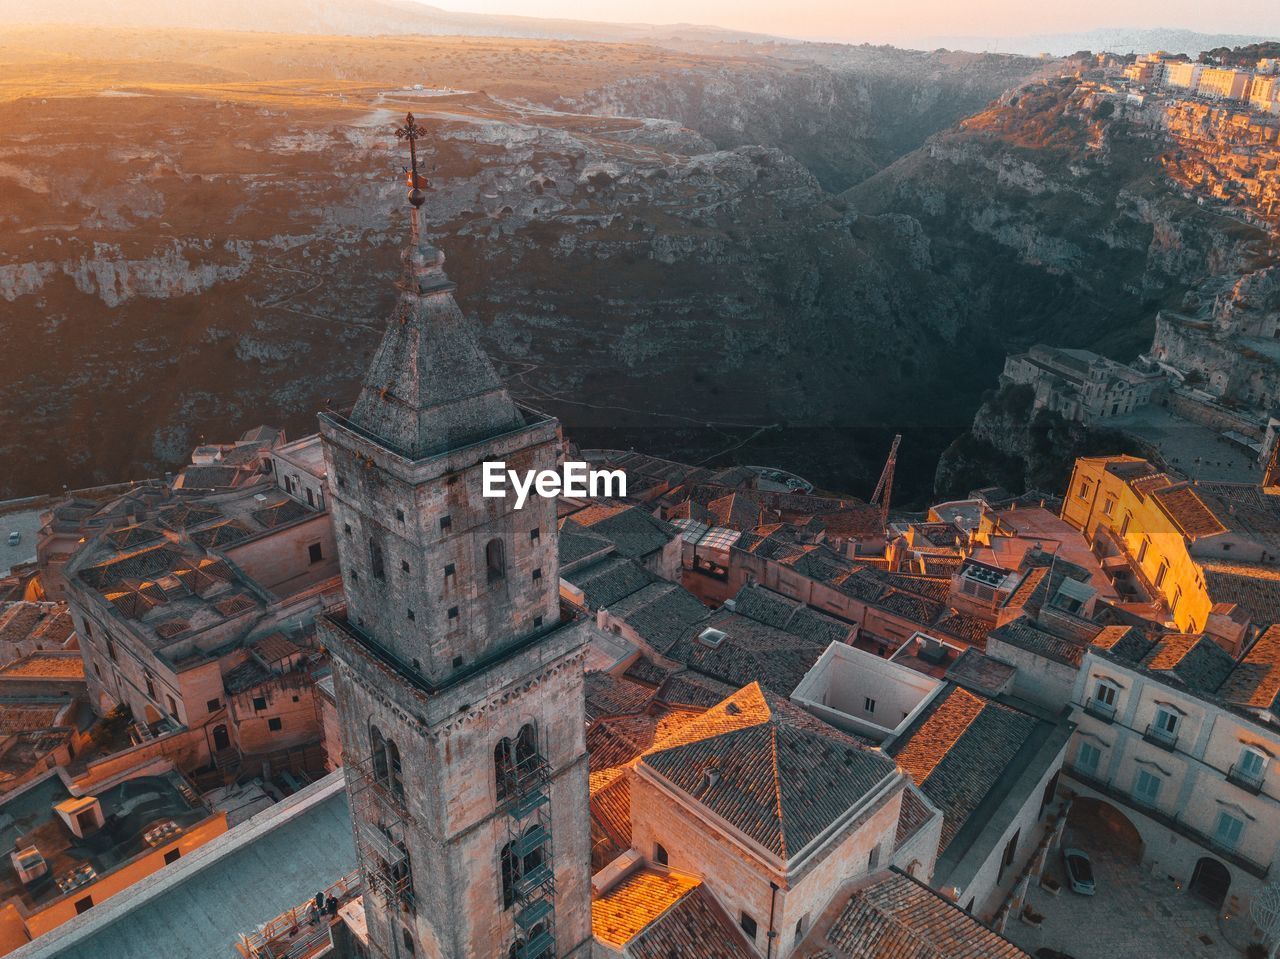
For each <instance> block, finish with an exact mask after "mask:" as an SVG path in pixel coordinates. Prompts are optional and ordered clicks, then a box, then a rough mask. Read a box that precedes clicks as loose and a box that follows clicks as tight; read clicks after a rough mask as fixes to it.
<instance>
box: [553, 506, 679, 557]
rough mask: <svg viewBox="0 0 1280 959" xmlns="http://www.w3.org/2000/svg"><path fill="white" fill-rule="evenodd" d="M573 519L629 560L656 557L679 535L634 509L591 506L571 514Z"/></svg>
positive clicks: (663, 522)
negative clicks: (659, 551) (603, 539)
mask: <svg viewBox="0 0 1280 959" xmlns="http://www.w3.org/2000/svg"><path fill="white" fill-rule="evenodd" d="M595 511H599V512H595ZM584 514H586V515H584ZM572 518H573V519H574V520H575V521H576V522H578V523H580V524H581V525H583V526H585V527H587V528H588V529H590V531H591V532H592V533H594V534H595V535H597V536H601V537H603V538H605V539H607V540H608V541H609V542H611V543H612V544H613V545H614V546H615V547H616V548H617V550H618V555H620V556H626V557H629V558H632V559H638V558H641V557H644V556H648V555H650V554H651V553H655V552H657V551H658V550H661V549H662V548H663V547H664V546H666V545H667V544H668V543H669V542H671V541H672V540H673V539H675V538H676V537H677V536H679V535H680V531H679V530H677V529H676V528H675V527H674V526H672V525H671V524H670V523H668V522H667V521H666V520H662V519H658V517H656V516H653V515H652V514H650V513H648V512H646V511H645V510H643V509H641V508H639V507H637V506H623V507H621V508H616V507H604V506H591V507H588V508H587V509H585V510H582V511H581V512H578V513H574V514H573V517H572Z"/></svg>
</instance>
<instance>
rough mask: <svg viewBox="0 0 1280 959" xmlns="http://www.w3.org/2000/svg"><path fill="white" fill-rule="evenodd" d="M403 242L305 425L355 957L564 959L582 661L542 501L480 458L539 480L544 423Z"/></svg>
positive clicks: (550, 442)
mask: <svg viewBox="0 0 1280 959" xmlns="http://www.w3.org/2000/svg"><path fill="white" fill-rule="evenodd" d="M397 134H398V135H399V136H400V138H401V139H406V140H408V142H409V146H410V151H411V157H412V161H413V165H412V168H411V170H410V173H409V187H410V192H409V201H410V203H411V205H412V222H413V230H412V235H411V240H410V243H409V247H408V249H407V250H406V252H405V254H404V273H403V276H402V279H401V281H400V285H399V288H400V296H399V300H398V302H397V304H396V307H395V309H394V311H393V313H392V315H391V318H390V321H389V323H388V324H387V330H386V333H385V335H384V336H383V339H382V343H381V345H380V346H379V347H378V349H377V352H376V353H375V355H374V358H373V362H372V364H371V366H370V369H369V372H368V374H367V376H366V377H365V380H364V383H363V387H362V389H361V391H360V395H359V398H358V399H357V401H356V404H355V406H354V408H353V409H352V410H351V412H350V414H349V415H347V416H344V415H341V414H339V413H336V412H326V413H322V414H321V415H320V434H321V437H322V441H323V449H324V457H325V465H326V468H327V470H328V475H329V485H330V490H331V497H332V513H333V520H334V526H335V535H336V538H337V541H338V558H339V563H340V565H341V568H342V575H343V585H344V590H345V594H346V604H345V608H343V609H338V610H335V611H332V612H330V613H328V614H327V615H326V616H325V617H324V618H323V619H322V621H321V630H322V636H323V639H324V642H325V643H326V645H327V646H328V648H329V649H330V650H331V651H332V653H333V665H334V686H335V690H336V693H337V703H338V716H339V722H340V725H341V731H342V743H343V752H344V755H345V756H346V757H348V758H347V766H346V777H347V788H348V792H349V794H350V798H351V818H352V826H353V829H354V831H355V839H356V849H357V855H358V859H359V866H360V869H361V872H362V873H363V875H364V877H365V882H366V887H365V916H366V922H367V927H368V938H369V944H370V947H371V950H372V951H373V953H374V954H375V955H377V956H380V957H386V959H409V957H429V959H543V957H549V959H565V957H572V959H585V957H588V956H589V955H590V949H591V916H590V866H589V862H590V835H589V829H590V827H589V815H588V798H587V758H586V747H585V741H584V739H585V732H584V730H585V724H584V716H583V692H582V657H583V649H584V646H585V642H586V639H587V633H586V631H587V630H588V629H590V624H589V623H587V622H585V621H571V620H568V619H566V618H562V616H561V613H560V603H559V595H558V584H559V568H558V557H557V525H556V506H555V502H554V500H551V499H544V498H541V497H531V498H530V499H529V501H528V502H526V503H525V504H524V507H523V508H522V509H519V510H517V509H515V507H514V498H486V497H484V496H483V495H482V493H483V482H482V480H483V469H482V466H483V464H484V463H485V462H486V461H502V462H505V463H506V464H507V467H508V468H510V469H519V470H527V469H533V470H541V469H554V468H555V467H556V465H557V458H558V451H559V449H560V434H559V424H558V423H557V422H556V420H555V419H553V418H551V417H548V416H544V415H542V414H539V413H536V412H534V411H532V410H529V409H525V408H523V407H520V406H518V405H517V404H516V403H515V402H514V401H513V400H512V399H511V397H510V395H509V394H508V393H507V391H506V390H505V389H504V388H503V386H502V382H501V380H500V379H499V377H498V375H497V373H496V372H495V371H494V369H493V366H492V365H491V364H490V362H489V359H488V357H487V356H486V355H485V354H484V351H483V350H482V349H481V348H480V345H479V343H478V341H477V339H476V337H475V334H474V332H473V331H472V330H471V328H470V326H469V324H468V322H467V320H466V319H465V318H464V317H463V315H462V313H461V311H460V310H459V309H458V306H457V304H456V303H455V302H454V298H453V290H454V286H453V284H452V283H450V282H449V279H448V278H447V277H446V276H445V273H444V255H443V254H442V253H440V251H439V250H437V249H435V248H434V247H432V246H431V245H429V244H428V243H426V242H425V241H424V240H423V238H422V237H421V235H420V231H419V229H418V208H419V207H420V206H421V205H422V202H423V200H424V194H423V191H422V188H423V186H424V185H425V183H424V181H423V179H422V178H421V177H420V176H419V174H418V172H417V150H416V141H417V140H418V139H419V137H420V136H421V135H422V132H421V127H419V126H418V125H417V123H416V122H415V120H414V118H413V115H412V114H410V115H409V116H408V117H407V118H406V121H405V125H404V126H403V127H402V128H401V129H400V130H398V131H397Z"/></svg>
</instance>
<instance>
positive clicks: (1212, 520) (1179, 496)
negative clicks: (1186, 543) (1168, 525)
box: [1151, 486, 1227, 540]
mask: <svg viewBox="0 0 1280 959" xmlns="http://www.w3.org/2000/svg"><path fill="white" fill-rule="evenodd" d="M1151 495H1152V497H1154V499H1155V500H1156V502H1157V503H1159V504H1160V508H1161V509H1163V510H1164V512H1165V515H1166V516H1168V517H1169V519H1171V520H1172V521H1173V523H1174V525H1175V526H1177V527H1178V529H1179V530H1181V531H1182V534H1183V535H1184V536H1186V537H1187V538H1188V539H1191V540H1196V539H1202V538H1203V537H1205V536H1216V535H1218V534H1219V533H1225V532H1226V531H1227V528H1226V527H1225V526H1223V525H1222V523H1221V522H1219V521H1218V517H1216V516H1214V515H1213V511H1212V510H1211V509H1209V507H1208V506H1207V505H1206V504H1205V502H1204V500H1203V499H1201V498H1200V496H1199V495H1198V494H1197V493H1196V491H1195V489H1194V488H1193V487H1191V486H1172V487H1168V488H1166V489H1161V490H1156V491H1155V492H1154V493H1152V494H1151Z"/></svg>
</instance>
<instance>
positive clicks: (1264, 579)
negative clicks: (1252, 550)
mask: <svg viewBox="0 0 1280 959" xmlns="http://www.w3.org/2000/svg"><path fill="white" fill-rule="evenodd" d="M1200 568H1201V569H1202V570H1203V571H1204V582H1205V586H1206V587H1207V589H1208V591H1209V595H1210V597H1212V599H1213V601H1214V603H1222V602H1228V603H1235V604H1236V605H1237V606H1239V607H1240V608H1241V609H1242V610H1243V611H1244V612H1245V613H1246V614H1248V616H1249V618H1250V619H1252V620H1253V621H1254V622H1255V623H1257V624H1259V625H1270V624H1271V623H1275V622H1278V621H1280V568H1277V567H1274V566H1262V565H1259V564H1256V563H1228V562H1223V561H1221V560H1212V561H1203V560H1202V561H1201V562H1200Z"/></svg>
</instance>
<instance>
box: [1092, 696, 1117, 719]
mask: <svg viewBox="0 0 1280 959" xmlns="http://www.w3.org/2000/svg"><path fill="white" fill-rule="evenodd" d="M1084 711H1085V712H1086V713H1088V714H1089V715H1090V716H1093V717H1094V718H1095V719H1101V720H1102V721H1103V722H1104V723H1114V722H1115V721H1116V708H1115V706H1112V705H1111V704H1110V703H1104V702H1103V701H1102V700H1100V699H1094V698H1092V697H1091V698H1090V699H1089V701H1088V702H1087V703H1085V705H1084Z"/></svg>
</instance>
